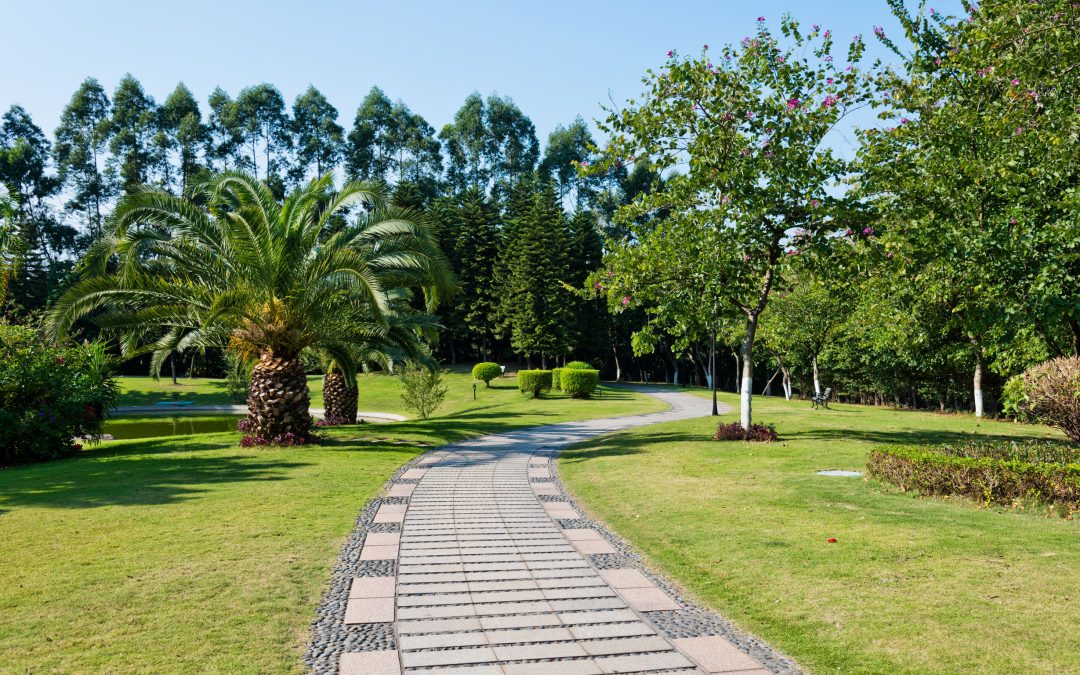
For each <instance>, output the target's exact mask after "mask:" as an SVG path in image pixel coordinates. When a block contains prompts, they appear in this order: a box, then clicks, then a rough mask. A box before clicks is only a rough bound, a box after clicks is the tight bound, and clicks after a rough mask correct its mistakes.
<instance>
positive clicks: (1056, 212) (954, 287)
mask: <svg viewBox="0 0 1080 675" xmlns="http://www.w3.org/2000/svg"><path fill="white" fill-rule="evenodd" d="M889 4H890V6H891V7H892V9H893V13H894V14H895V15H896V17H897V18H898V19H899V21H900V23H901V25H902V26H903V28H904V31H905V40H903V41H901V42H903V44H902V45H901V44H898V43H897V42H896V41H894V40H893V39H891V38H890V37H889V36H886V35H885V34H884V33H883V32H881V31H880V30H879V31H876V32H877V33H878V38H879V39H880V40H881V41H882V42H883V43H884V44H885V45H886V46H888V47H890V48H891V49H893V51H894V52H895V53H896V54H897V55H898V56H900V57H901V65H900V67H898V68H895V69H890V70H885V71H882V73H881V74H880V76H879V78H878V80H877V96H876V100H875V104H876V105H877V106H879V107H880V108H881V111H882V112H881V117H882V119H884V120H886V122H885V125H886V126H885V128H879V129H869V130H867V131H866V132H864V135H863V145H862V149H861V153H860V155H861V161H862V169H863V179H862V187H863V189H864V193H865V194H866V195H867V196H868V197H869V198H870V199H871V200H873V202H874V203H875V204H876V206H877V207H878V211H879V213H881V214H882V218H883V219H884V221H885V223H886V228H885V229H886V230H887V234H885V235H884V239H883V241H884V242H885V245H886V246H888V247H890V248H891V249H892V250H895V251H896V252H897V254H898V255H897V256H896V259H895V262H896V264H897V265H898V267H899V268H900V270H901V273H902V274H903V275H904V276H905V277H906V278H908V279H911V280H913V281H915V282H916V283H917V284H918V285H919V286H920V288H921V289H922V290H923V293H924V296H925V297H927V298H934V302H936V303H938V304H940V305H942V306H945V307H948V309H949V311H950V313H951V321H950V322H949V323H950V324H951V326H946V329H949V330H955V331H956V332H959V333H960V334H962V335H964V336H965V339H966V340H967V341H968V343H969V346H970V349H971V352H972V357H973V359H972V360H973V363H974V378H973V392H974V401H975V413H976V415H982V413H983V401H982V379H983V371H984V363H985V362H986V361H987V360H988V359H996V361H997V366H998V368H999V369H1006V368H1008V367H1009V366H1010V364H1011V365H1016V362H1017V361H1018V360H1023V359H1024V358H1028V359H1030V358H1031V357H1032V354H1031V353H1030V349H1029V347H1028V345H1030V342H1031V341H1030V340H1025V339H1023V338H1024V337H1025V336H1030V335H1032V334H1035V335H1038V336H1040V337H1041V340H1042V342H1043V343H1044V345H1045V349H1046V350H1047V351H1048V352H1049V353H1058V354H1060V353H1061V352H1062V351H1064V350H1068V351H1071V352H1074V353H1080V290H1078V289H1080V238H1078V237H1077V235H1076V233H1077V220H1076V212H1077V211H1076V206H1077V190H1076V186H1077V167H1078V158H1080V155H1078V152H1077V147H1078V146H1077V142H1076V140H1077V134H1078V126H1077V123H1078V118H1080V116H1078V114H1077V113H1078V112H1080V111H1078V109H1077V108H1076V104H1077V101H1078V100H1080V78H1077V76H1076V73H1075V69H1076V67H1077V63H1080V41H1078V40H1076V37H1075V36H1076V35H1077V33H1078V32H1080V12H1078V11H1077V9H1076V6H1075V5H1073V6H1072V7H1071V8H1068V9H1066V5H1065V4H1064V3H1033V2H1028V1H1027V0H992V1H990V2H985V3H982V4H981V5H979V6H975V5H973V4H966V5H965V7H966V9H967V10H968V11H969V15H968V16H966V17H959V18H955V17H945V16H942V15H941V14H940V13H937V12H935V11H934V10H933V9H929V10H926V11H925V12H924V13H921V14H910V13H908V11H907V10H906V9H905V7H904V4H903V2H901V0H889ZM1021 351H1023V352H1026V353H1023V354H1020V353H1019V352H1021ZM1020 365H1021V366H1022V365H1026V364H1020ZM1021 369H1022V368H1021Z"/></svg>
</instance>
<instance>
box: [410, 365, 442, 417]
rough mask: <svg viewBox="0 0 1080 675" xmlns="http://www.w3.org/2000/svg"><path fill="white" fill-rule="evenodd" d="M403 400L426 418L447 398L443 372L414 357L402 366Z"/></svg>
mask: <svg viewBox="0 0 1080 675" xmlns="http://www.w3.org/2000/svg"><path fill="white" fill-rule="evenodd" d="M399 377H401V401H402V402H403V403H404V404H405V409H406V410H408V411H410V412H414V413H416V414H417V415H418V416H419V417H420V419H422V420H426V419H427V418H428V417H429V416H430V415H431V413H433V412H435V410H436V409H438V407H439V406H440V405H442V402H443V400H444V399H445V398H446V387H444V386H443V383H442V373H440V372H439V370H438V369H437V368H428V367H426V366H424V365H423V364H421V363H419V362H418V361H413V360H412V359H410V360H408V361H406V362H405V365H404V366H403V367H402V368H401V371H400V375H399Z"/></svg>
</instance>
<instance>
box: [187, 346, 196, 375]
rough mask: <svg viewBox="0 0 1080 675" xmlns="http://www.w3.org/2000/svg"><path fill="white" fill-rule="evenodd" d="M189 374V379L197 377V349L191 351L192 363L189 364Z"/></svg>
mask: <svg viewBox="0 0 1080 675" xmlns="http://www.w3.org/2000/svg"><path fill="white" fill-rule="evenodd" d="M187 376H188V379H191V380H193V379H195V350H192V351H191V365H190V366H188V371H187Z"/></svg>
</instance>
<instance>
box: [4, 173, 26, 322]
mask: <svg viewBox="0 0 1080 675" xmlns="http://www.w3.org/2000/svg"><path fill="white" fill-rule="evenodd" d="M14 215H15V199H14V198H13V197H12V196H11V192H10V191H9V190H8V187H7V186H6V185H4V184H3V183H0V308H3V306H4V305H5V304H7V291H8V285H9V283H10V282H11V278H12V277H13V276H15V275H16V274H17V273H18V271H19V262H20V260H21V259H22V253H23V246H22V241H21V239H20V237H19V232H18V230H17V229H16V227H15V223H14Z"/></svg>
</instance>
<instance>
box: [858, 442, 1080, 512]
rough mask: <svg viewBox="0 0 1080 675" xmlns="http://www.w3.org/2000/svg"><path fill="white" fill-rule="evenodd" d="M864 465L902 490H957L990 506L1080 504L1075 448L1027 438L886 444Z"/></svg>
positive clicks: (1079, 457) (1071, 508)
mask: <svg viewBox="0 0 1080 675" xmlns="http://www.w3.org/2000/svg"><path fill="white" fill-rule="evenodd" d="M867 469H868V470H869V472H870V474H871V475H873V476H874V477H876V478H880V479H882V480H885V481H888V482H890V483H893V484H895V485H897V486H898V487H900V489H902V490H905V491H906V490H918V491H919V492H920V493H922V494H928V495H958V496H963V497H969V498H971V499H975V500H978V501H980V502H982V503H983V504H985V505H987V506H989V505H991V504H1000V505H1003V506H1014V505H1017V504H1022V503H1024V502H1031V501H1034V502H1037V503H1047V504H1053V505H1056V506H1057V507H1059V508H1060V509H1063V510H1064V512H1065V513H1075V512H1076V511H1078V510H1080V450H1077V449H1075V448H1067V447H1064V446H1061V445H1056V444H1049V443H1038V442H1035V441H1033V442H1031V443H1029V444H1023V445H1021V444H1015V443H997V444H995V443H967V444H962V445H953V446H950V445H943V446H927V445H908V446H900V445H895V446H885V447H880V448H875V449H874V450H872V451H871V452H870V459H869V461H868V462H867Z"/></svg>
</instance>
